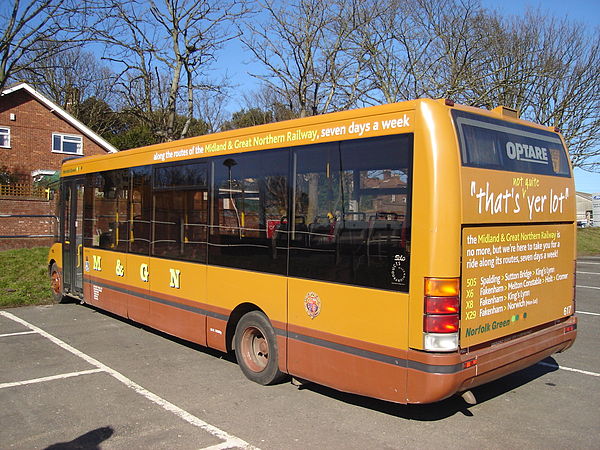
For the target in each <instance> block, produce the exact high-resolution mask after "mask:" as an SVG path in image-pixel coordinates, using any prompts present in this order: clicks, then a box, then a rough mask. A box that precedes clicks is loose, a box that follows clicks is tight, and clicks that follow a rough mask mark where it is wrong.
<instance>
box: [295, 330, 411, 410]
mask: <svg viewBox="0 0 600 450" xmlns="http://www.w3.org/2000/svg"><path fill="white" fill-rule="evenodd" d="M288 354H289V355H290V358H289V359H288V368H289V373H290V374H291V375H294V376H297V377H299V378H304V379H307V380H311V381H315V382H317V383H319V384H323V385H325V386H330V387H332V388H334V389H337V390H340V391H344V392H351V393H354V394H359V395H365V396H368V397H374V398H379V399H382V400H389V401H392V402H397V403H406V367H401V366H396V365H392V364H387V363H383V362H380V361H375V360H373V359H367V358H363V357H360V356H355V355H351V354H348V353H344V352H340V351H337V350H333V349H329V348H326V347H321V346H318V345H313V344H309V343H305V342H301V341H297V340H295V339H291V338H290V339H288Z"/></svg>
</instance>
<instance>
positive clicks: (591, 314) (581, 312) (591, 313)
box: [575, 311, 600, 316]
mask: <svg viewBox="0 0 600 450" xmlns="http://www.w3.org/2000/svg"><path fill="white" fill-rule="evenodd" d="M575 312H576V313H577V314H589V315H590V316H600V314H598V313H593V312H587V311H575Z"/></svg>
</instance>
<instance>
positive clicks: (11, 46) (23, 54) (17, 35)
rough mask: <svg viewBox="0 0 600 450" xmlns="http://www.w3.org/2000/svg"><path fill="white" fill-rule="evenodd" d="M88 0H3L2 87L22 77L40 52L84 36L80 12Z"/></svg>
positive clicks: (54, 50) (51, 52)
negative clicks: (82, 34)
mask: <svg viewBox="0 0 600 450" xmlns="http://www.w3.org/2000/svg"><path fill="white" fill-rule="evenodd" d="M84 6H85V1H83V0H82V1H79V0H77V1H76V0H3V5H2V8H0V29H1V30H2V35H1V36H0V90H2V89H3V88H4V87H5V85H6V83H7V82H8V81H9V80H15V81H16V80H19V79H20V78H22V76H23V72H24V71H26V70H27V69H28V67H29V66H30V64H31V63H32V62H34V61H35V59H34V57H39V56H40V50H41V49H43V50H44V55H43V56H45V57H49V56H51V55H54V54H57V53H60V52H61V51H63V50H64V49H65V46H64V45H63V44H64V43H65V42H67V41H70V42H71V43H72V45H74V43H75V41H76V40H78V39H80V38H81V23H80V22H79V20H80V19H82V17H83V15H82V14H80V13H81V11H82V10H83V8H84Z"/></svg>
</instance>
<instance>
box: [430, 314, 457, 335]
mask: <svg viewBox="0 0 600 450" xmlns="http://www.w3.org/2000/svg"><path fill="white" fill-rule="evenodd" d="M423 331H425V333H456V332H457V331H458V314H445V315H436V316H433V315H426V316H425V317H424V318H423Z"/></svg>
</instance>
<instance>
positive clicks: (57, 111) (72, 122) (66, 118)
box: [0, 83, 119, 153]
mask: <svg viewBox="0 0 600 450" xmlns="http://www.w3.org/2000/svg"><path fill="white" fill-rule="evenodd" d="M20 90H25V91H26V92H28V93H29V94H30V95H31V96H32V97H33V98H35V99H36V100H37V101H39V102H40V103H41V104H43V105H44V106H45V107H46V108H48V109H49V110H50V112H53V113H55V114H56V115H58V116H59V117H60V118H62V119H63V120H64V121H65V122H67V123H69V124H70V125H72V126H73V127H75V128H76V129H77V130H79V131H80V132H81V133H82V134H84V135H85V136H87V137H88V138H89V139H91V140H92V141H94V142H95V143H96V144H98V145H99V146H100V147H102V148H103V149H105V150H106V151H107V152H108V153H116V152H118V151H119V150H118V149H117V148H116V147H114V146H113V145H111V144H110V143H109V142H108V141H107V140H106V139H104V138H102V137H101V136H99V135H98V134H96V133H95V132H93V131H92V130H91V129H89V128H88V127H87V126H85V125H84V124H83V123H81V122H80V121H79V120H77V119H76V118H75V117H73V116H72V115H71V114H69V113H68V112H66V111H65V110H64V109H62V108H61V107H60V106H58V105H57V104H56V103H54V102H52V101H51V100H49V99H47V98H46V97H44V96H43V95H42V94H40V93H39V92H38V91H36V90H35V89H34V88H32V87H31V86H29V85H28V84H27V83H19V84H17V85H15V86H12V87H10V88H7V89H5V90H3V91H2V93H1V94H0V96H4V95H8V94H12V93H13V92H16V91H20Z"/></svg>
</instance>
